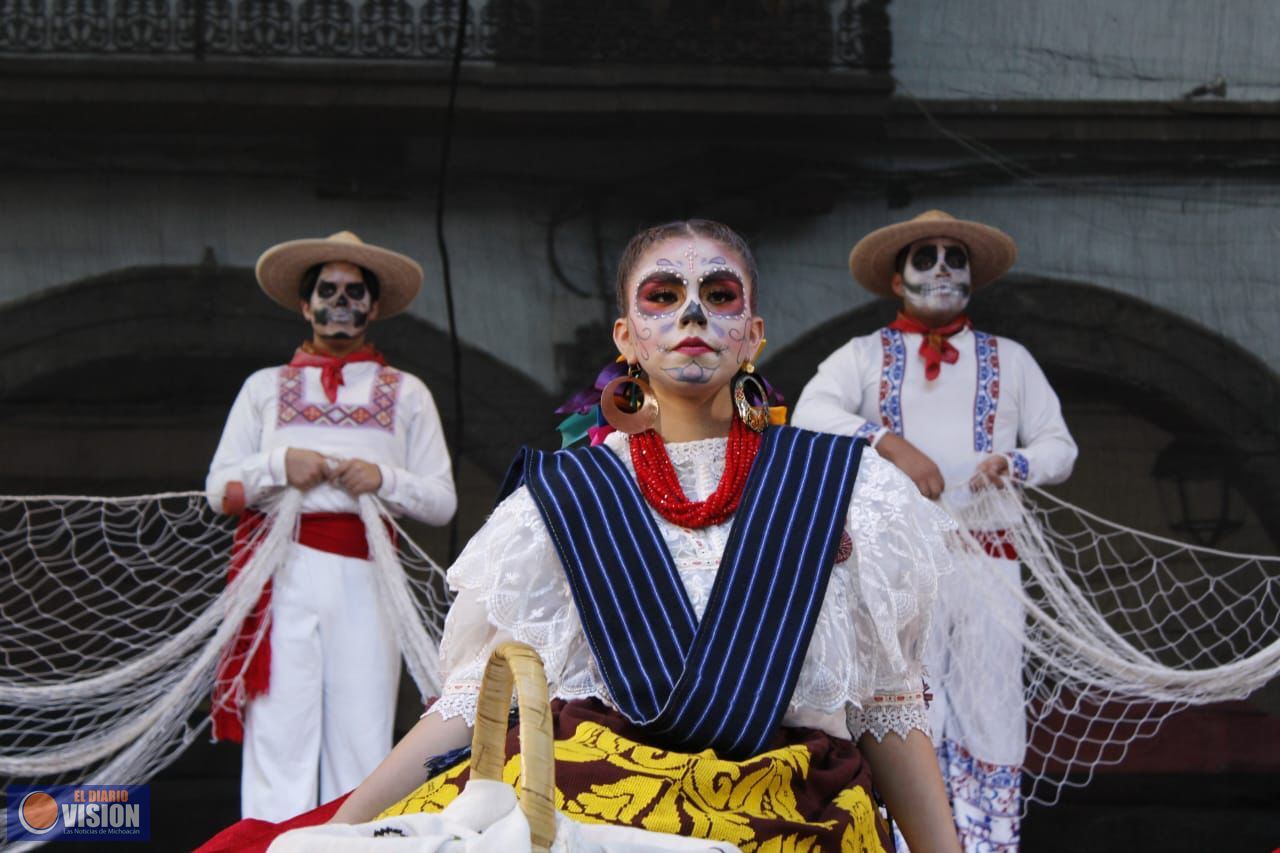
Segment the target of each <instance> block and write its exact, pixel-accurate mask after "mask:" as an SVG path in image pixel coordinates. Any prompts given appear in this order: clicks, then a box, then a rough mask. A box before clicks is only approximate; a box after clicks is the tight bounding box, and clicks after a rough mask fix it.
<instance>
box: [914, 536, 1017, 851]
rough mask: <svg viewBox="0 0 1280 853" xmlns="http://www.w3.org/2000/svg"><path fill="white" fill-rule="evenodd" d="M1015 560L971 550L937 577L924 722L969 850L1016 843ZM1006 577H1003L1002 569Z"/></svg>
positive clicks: (1012, 847) (1003, 847)
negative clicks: (979, 555)
mask: <svg viewBox="0 0 1280 853" xmlns="http://www.w3.org/2000/svg"><path fill="white" fill-rule="evenodd" d="M1020 572H1021V566H1020V564H1019V563H1018V562H1017V561H1016V560H1004V559H998V558H989V557H988V558H974V559H972V560H965V562H964V565H957V571H956V572H955V573H953V574H951V575H948V576H947V577H945V578H944V579H943V581H942V582H941V583H940V584H939V589H938V603H937V606H936V607H935V609H934V623H933V628H932V632H931V635H930V642H929V647H928V650H927V652H926V654H925V667H926V670H927V671H928V673H929V675H928V677H927V679H926V680H927V681H928V682H929V685H930V688H931V690H932V692H933V701H932V702H931V703H930V706H929V724H930V727H931V728H932V729H933V740H934V746H935V747H936V748H937V750H938V760H939V763H940V765H941V767H942V776H943V781H944V782H946V785H947V792H948V795H949V797H950V799H951V807H952V810H953V811H954V813H955V818H956V828H957V830H958V831H959V833H960V838H961V842H962V845H963V847H964V849H965V850H966V851H969V853H975V851H982V853H990V852H991V851H1000V852H1001V853H1011V851H1016V850H1017V846H1018V839H1019V835H1020V826H1019V823H1020V820H1019V816H1020V814H1021V809H1022V800H1021V792H1020V788H1021V777H1022V762H1023V758H1024V755H1025V753H1026V747H1027V737H1026V729H1027V723H1026V707H1025V698H1024V691H1023V684H1022V669H1023V660H1022V658H1023V635H1024V632H1025V628H1024V614H1023V610H1022V605H1021V602H1020V601H1019V600H1018V599H1017V597H1016V595H1015V594H1014V593H1013V592H1012V591H1011V588H1010V586H1009V585H1020V584H1021V577H1020ZM1001 578H1002V579H1003V580H1004V581H1005V582H1007V584H1009V585H1006V584H1002V583H1001V582H1000V579H1001Z"/></svg>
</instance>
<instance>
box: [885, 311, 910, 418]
mask: <svg viewBox="0 0 1280 853" xmlns="http://www.w3.org/2000/svg"><path fill="white" fill-rule="evenodd" d="M880 345H881V347H882V348H883V350H884V361H883V363H882V365H881V370H880V421H881V422H882V423H883V424H884V425H885V426H886V427H888V428H889V429H891V430H893V432H894V433H895V434H897V435H902V378H903V376H905V375H906V371H907V347H906V344H905V343H903V341H902V332H899V331H898V330H896V329H881V330H880Z"/></svg>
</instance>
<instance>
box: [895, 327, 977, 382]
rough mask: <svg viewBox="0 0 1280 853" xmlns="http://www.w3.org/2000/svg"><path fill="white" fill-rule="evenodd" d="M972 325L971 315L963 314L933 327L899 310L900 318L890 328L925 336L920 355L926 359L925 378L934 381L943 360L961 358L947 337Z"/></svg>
mask: <svg viewBox="0 0 1280 853" xmlns="http://www.w3.org/2000/svg"><path fill="white" fill-rule="evenodd" d="M970 325H971V323H970V321H969V315H967V314H961V315H960V316H959V317H956V318H955V319H954V320H952V321H951V322H950V323H948V324H947V325H945V326H939V327H938V328H936V329H931V328H929V327H928V326H926V325H925V324H924V323H921V322H920V321H919V320H917V319H916V318H915V317H908V316H907V315H906V314H903V313H902V312H901V311H899V312H898V319H896V320H894V321H893V322H892V323H890V324H889V328H890V329H897V330H898V331H899V332H915V333H916V334H918V335H923V336H924V340H922V341H920V357H921V358H923V359H924V378H925V379H928V380H929V381H930V382H932V381H933V380H935V379H937V378H938V373H939V372H940V371H941V370H942V362H944V361H945V362H946V363H947V364H955V363H956V360H957V359H959V358H960V351H959V350H957V349H956V348H955V347H953V346H952V345H951V342H950V341H948V340H947V338H949V337H951V336H952V335H954V334H956V333H957V332H962V331H964V330H965V329H967V328H969V326H970Z"/></svg>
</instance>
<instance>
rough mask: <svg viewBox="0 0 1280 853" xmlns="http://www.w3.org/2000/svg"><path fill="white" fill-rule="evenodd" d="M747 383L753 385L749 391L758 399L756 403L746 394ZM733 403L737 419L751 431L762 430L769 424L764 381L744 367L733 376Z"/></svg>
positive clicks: (767, 399)
mask: <svg viewBox="0 0 1280 853" xmlns="http://www.w3.org/2000/svg"><path fill="white" fill-rule="evenodd" d="M748 385H753V386H755V387H754V388H752V389H751V391H752V393H753V394H754V395H755V397H756V399H758V400H759V401H760V402H759V403H758V404H756V403H753V402H752V401H751V399H750V398H749V397H748V396H747V386H748ZM733 405H734V408H735V409H737V411H738V418H739V420H741V421H742V422H743V423H744V424H746V425H747V427H749V428H750V429H751V430H752V431H753V432H764V429H765V427H767V426H768V425H769V394H768V392H767V391H765V388H764V383H763V382H761V381H760V380H759V379H758V378H757V377H756V376H755V374H754V373H753V372H748V371H746V370H745V369H744V370H743V372H741V373H739V374H738V375H737V376H735V377H734V379H733Z"/></svg>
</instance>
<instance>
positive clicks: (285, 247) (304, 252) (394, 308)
mask: <svg viewBox="0 0 1280 853" xmlns="http://www.w3.org/2000/svg"><path fill="white" fill-rule="evenodd" d="M332 261H346V262H347V263H349V264H355V265H356V266H358V267H364V268H365V269H367V270H371V271H372V272H373V274H374V275H376V276H377V277H378V284H379V285H380V288H381V289H380V290H379V293H378V306H379V307H378V317H379V318H382V319H385V318H387V317H390V316H392V315H393V314H399V313H400V312H401V311H403V310H404V309H406V308H408V307H409V303H410V302H412V301H413V297H415V296H417V295H418V291H419V290H421V289H422V267H421V266H419V265H418V262H417V261H415V260H413V259H412V258H409V257H406V256H405V255H402V254H400V253H399V252H393V251H391V250H390V249H384V248H382V247H381V246H373V245H370V244H368V243H365V242H364V241H363V240H361V239H360V238H359V237H357V236H356V235H355V234H352V233H351V232H350V231H339V232H338V233H337V234H330V235H329V236H328V237H325V238H323V239H320V238H313V239H308V240H290V241H288V242H286V243H278V244H276V245H274V246H272V247H271V248H270V249H267V250H266V251H265V252H263V253H262V257H260V258H258V265H257V267H256V270H255V271H256V272H257V275H258V284H260V285H262V289H263V290H264V291H265V292H266V294H267V295H268V296H270V297H271V298H272V299H274V300H275V301H276V302H278V303H279V304H280V305H283V306H284V307H285V308H288V309H289V310H290V311H299V312H300V311H301V308H300V306H299V301H300V298H301V297H300V296H299V295H298V289H299V288H300V287H301V285H302V275H303V273H305V272H306V271H307V270H309V269H310V268H311V267H313V266H315V265H316V264H327V263H330V262H332Z"/></svg>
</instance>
